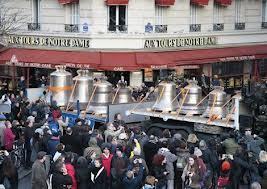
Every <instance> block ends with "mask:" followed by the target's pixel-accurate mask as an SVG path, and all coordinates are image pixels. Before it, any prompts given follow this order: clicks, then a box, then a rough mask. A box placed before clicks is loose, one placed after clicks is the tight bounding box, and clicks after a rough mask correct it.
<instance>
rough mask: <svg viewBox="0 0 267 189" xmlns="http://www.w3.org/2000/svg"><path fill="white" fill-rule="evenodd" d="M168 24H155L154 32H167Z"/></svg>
mask: <svg viewBox="0 0 267 189" xmlns="http://www.w3.org/2000/svg"><path fill="white" fill-rule="evenodd" d="M167 32H168V25H155V33H167Z"/></svg>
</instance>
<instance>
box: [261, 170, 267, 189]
mask: <svg viewBox="0 0 267 189" xmlns="http://www.w3.org/2000/svg"><path fill="white" fill-rule="evenodd" d="M261 186H262V188H267V170H265V171H264V172H263V176H262V180H261Z"/></svg>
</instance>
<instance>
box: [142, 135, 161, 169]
mask: <svg viewBox="0 0 267 189" xmlns="http://www.w3.org/2000/svg"><path fill="white" fill-rule="evenodd" d="M159 148H160V146H159V143H158V139H157V137H156V136H154V135H150V137H149V141H148V142H147V143H145V145H144V148H143V149H144V150H143V151H144V155H145V161H146V163H147V166H148V167H149V168H150V167H152V160H153V157H154V155H155V154H157V153H158V150H159ZM149 171H150V174H152V172H151V171H152V170H151V169H150V170H149Z"/></svg>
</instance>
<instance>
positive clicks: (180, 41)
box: [144, 36, 217, 49]
mask: <svg viewBox="0 0 267 189" xmlns="http://www.w3.org/2000/svg"><path fill="white" fill-rule="evenodd" d="M216 44H217V39H216V37H205V36H199V37H179V38H163V39H147V40H145V45H144V48H145V49H146V48H157V49H159V48H177V47H197V46H211V45H216Z"/></svg>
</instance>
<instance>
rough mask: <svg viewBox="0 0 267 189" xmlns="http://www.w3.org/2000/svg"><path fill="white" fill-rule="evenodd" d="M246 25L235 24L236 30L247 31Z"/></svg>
mask: <svg viewBox="0 0 267 189" xmlns="http://www.w3.org/2000/svg"><path fill="white" fill-rule="evenodd" d="M245 28H246V24H245V23H243V22H242V23H235V30H245Z"/></svg>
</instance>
